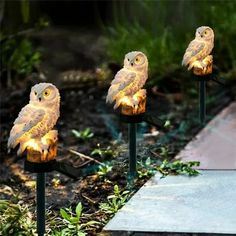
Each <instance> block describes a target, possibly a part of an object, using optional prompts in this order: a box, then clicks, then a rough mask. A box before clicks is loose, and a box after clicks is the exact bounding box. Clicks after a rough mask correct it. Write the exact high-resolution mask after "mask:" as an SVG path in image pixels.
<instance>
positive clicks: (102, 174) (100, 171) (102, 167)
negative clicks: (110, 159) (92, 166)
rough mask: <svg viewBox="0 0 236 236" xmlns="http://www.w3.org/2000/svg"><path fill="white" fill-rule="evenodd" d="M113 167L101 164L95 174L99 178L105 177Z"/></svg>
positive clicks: (108, 164) (109, 164)
mask: <svg viewBox="0 0 236 236" xmlns="http://www.w3.org/2000/svg"><path fill="white" fill-rule="evenodd" d="M112 168H113V165H112V164H111V163H103V164H102V165H99V167H98V172H97V174H98V175H99V176H100V177H105V176H106V175H107V174H108V173H109V172H111V171H112Z"/></svg>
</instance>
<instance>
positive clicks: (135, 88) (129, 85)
mask: <svg viewBox="0 0 236 236" xmlns="http://www.w3.org/2000/svg"><path fill="white" fill-rule="evenodd" d="M147 78H148V59H147V57H146V55H145V54H144V53H142V52H139V51H133V52H129V53H127V54H126V55H125V59H124V66H123V68H122V69H121V70H119V71H118V72H117V74H116V75H115V78H114V79H113V81H112V82H111V86H110V88H109V90H108V94H107V97H106V102H107V103H113V102H115V105H114V109H117V108H118V107H119V106H120V105H121V104H122V103H124V102H125V103H126V105H128V106H131V107H134V108H135V107H137V106H138V104H139V102H140V100H141V99H142V98H143V97H146V90H145V89H142V87H143V86H144V84H145V82H146V80H147Z"/></svg>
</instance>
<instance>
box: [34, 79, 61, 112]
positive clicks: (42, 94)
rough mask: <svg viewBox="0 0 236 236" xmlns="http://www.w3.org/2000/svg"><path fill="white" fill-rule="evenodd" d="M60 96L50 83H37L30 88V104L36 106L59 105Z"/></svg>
mask: <svg viewBox="0 0 236 236" xmlns="http://www.w3.org/2000/svg"><path fill="white" fill-rule="evenodd" d="M59 102H60V94H59V91H58V89H57V88H56V86H54V85H53V84H51V83H39V84H36V85H34V86H33V87H32V88H31V92H30V103H31V104H33V105H37V106H43V107H44V106H53V105H54V104H59Z"/></svg>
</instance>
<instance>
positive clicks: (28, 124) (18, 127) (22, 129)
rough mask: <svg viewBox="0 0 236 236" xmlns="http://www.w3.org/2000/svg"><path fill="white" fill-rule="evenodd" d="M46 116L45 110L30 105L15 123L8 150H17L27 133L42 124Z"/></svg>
mask: <svg viewBox="0 0 236 236" xmlns="http://www.w3.org/2000/svg"><path fill="white" fill-rule="evenodd" d="M44 115H45V111H44V110H43V109H36V108H35V107H34V106H32V105H30V104H28V105H26V106H25V107H24V108H23V109H22V110H21V112H20V113H19V116H18V118H17V119H16V120H15V122H14V126H13V127H12V130H11V132H10V137H9V139H8V144H7V146H8V148H15V147H16V146H17V145H18V144H19V142H20V139H21V137H22V136H23V135H24V134H25V133H27V132H30V130H31V129H32V128H34V127H35V126H36V127H37V125H38V124H40V122H42V120H43V118H44ZM29 120H30V121H29Z"/></svg>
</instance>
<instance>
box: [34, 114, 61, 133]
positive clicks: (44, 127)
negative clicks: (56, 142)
mask: <svg viewBox="0 0 236 236" xmlns="http://www.w3.org/2000/svg"><path fill="white" fill-rule="evenodd" d="M57 119H58V114H57V113H55V112H53V111H48V112H47V113H46V114H45V116H44V118H43V120H42V121H41V122H40V123H39V124H38V125H37V126H36V127H35V128H34V129H33V130H32V133H31V134H32V136H34V137H37V136H38V137H43V136H44V135H45V134H47V133H48V131H49V130H51V129H52V128H53V127H54V125H55V124H56V121H57Z"/></svg>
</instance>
